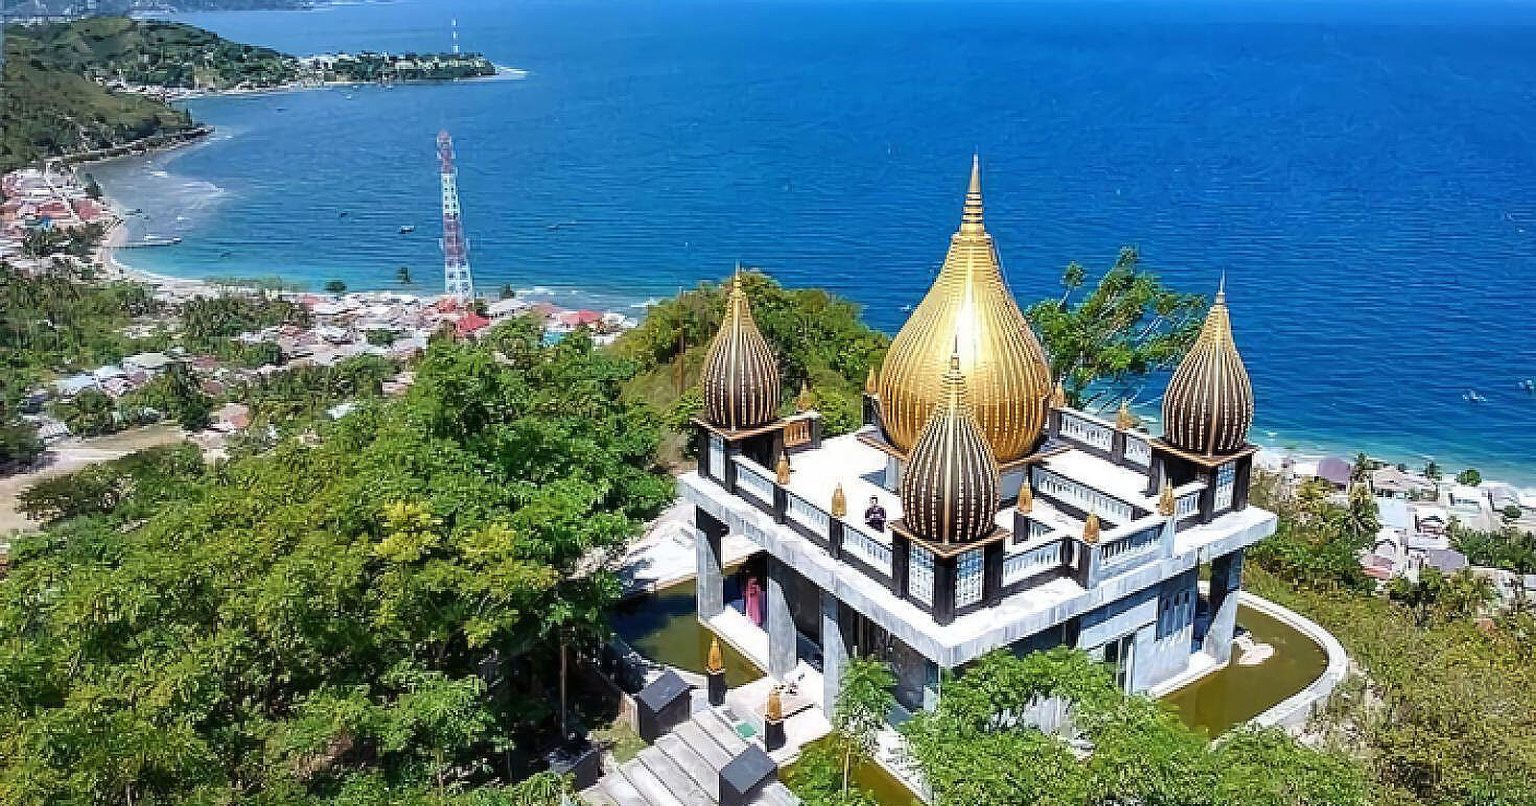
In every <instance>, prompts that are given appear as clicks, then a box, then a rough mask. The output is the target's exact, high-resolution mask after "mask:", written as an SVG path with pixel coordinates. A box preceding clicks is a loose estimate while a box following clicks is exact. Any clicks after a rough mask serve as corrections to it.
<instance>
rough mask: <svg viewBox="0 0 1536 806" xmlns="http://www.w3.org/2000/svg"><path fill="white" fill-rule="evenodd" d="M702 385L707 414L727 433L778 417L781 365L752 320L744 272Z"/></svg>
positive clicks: (736, 280)
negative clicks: (742, 283) (743, 283)
mask: <svg viewBox="0 0 1536 806" xmlns="http://www.w3.org/2000/svg"><path fill="white" fill-rule="evenodd" d="M702 383H703V385H704V412H705V415H706V416H707V417H708V418H709V421H710V422H711V423H714V424H715V425H717V426H720V427H721V428H729V429H732V430H735V429H738V428H751V427H753V426H758V425H762V424H763V423H766V422H769V421H771V420H773V419H774V417H776V416H777V414H778V410H779V365H778V362H777V361H776V360H775V359H774V357H773V351H771V350H770V349H769V348H768V342H767V340H765V339H764V338H763V334H762V333H760V332H758V330H757V323H755V322H754V321H752V308H751V306H750V305H749V304H748V302H747V292H746V290H745V289H743V288H742V286H741V275H740V273H738V274H737V275H736V276H735V277H733V278H731V292H730V298H729V300H728V301H727V302H726V309H725V319H724V321H722V322H721V323H720V332H718V333H716V334H715V339H714V341H712V342H710V345H709V354H708V355H707V356H705V358H704V371H703V377H702Z"/></svg>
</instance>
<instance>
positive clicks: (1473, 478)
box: [1456, 467, 1483, 487]
mask: <svg viewBox="0 0 1536 806" xmlns="http://www.w3.org/2000/svg"><path fill="white" fill-rule="evenodd" d="M1456 483H1457V484H1465V485H1467V486H1468V487H1476V486H1477V485H1479V484H1482V483H1483V474H1482V473H1480V472H1478V469H1477V468H1475V467H1469V468H1467V469H1466V470H1463V471H1461V472H1460V473H1457V474H1456Z"/></svg>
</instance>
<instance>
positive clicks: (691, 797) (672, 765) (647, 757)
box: [639, 746, 719, 806]
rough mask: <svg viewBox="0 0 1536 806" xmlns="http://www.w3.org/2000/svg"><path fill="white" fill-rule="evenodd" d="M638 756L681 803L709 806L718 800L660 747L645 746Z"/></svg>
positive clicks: (693, 805) (692, 805)
mask: <svg viewBox="0 0 1536 806" xmlns="http://www.w3.org/2000/svg"><path fill="white" fill-rule="evenodd" d="M639 758H640V761H641V762H642V763H644V764H645V766H646V768H647V769H649V770H650V771H651V772H652V773H654V774H655V775H656V778H657V779H658V780H660V781H661V782H662V784H664V785H665V786H666V787H667V789H668V790H670V791H671V792H672V796H673V797H675V798H677V799H678V800H680V801H682V802H683V803H686V804H689V806H710V804H713V803H717V802H719V799H718V798H716V797H712V796H711V795H710V794H709V793H708V792H706V791H704V787H702V786H699V783H698V782H697V781H695V780H693V776H691V775H689V774H688V771H687V770H684V769H683V768H682V767H680V766H678V763H677V762H676V761H674V760H672V757H671V756H669V755H667V754H666V753H665V752H663V751H662V750H661V748H659V747H654V746H653V747H647V748H646V749H645V750H642V751H641V752H640V756H639Z"/></svg>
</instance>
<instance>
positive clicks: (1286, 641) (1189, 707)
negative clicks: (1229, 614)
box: [1163, 607, 1328, 736]
mask: <svg viewBox="0 0 1536 806" xmlns="http://www.w3.org/2000/svg"><path fill="white" fill-rule="evenodd" d="M1237 623H1238V626H1239V627H1242V628H1244V629H1246V630H1248V632H1249V633H1250V634H1251V635H1252V636H1253V640H1254V641H1255V642H1258V643H1265V644H1269V645H1271V646H1273V647H1274V648H1275V654H1274V655H1272V656H1270V658H1269V660H1266V661H1264V662H1263V663H1260V664H1258V665H1256V666H1240V665H1238V663H1237V658H1236V657H1235V656H1234V657H1233V661H1232V663H1229V664H1227V667H1226V668H1225V669H1222V670H1220V671H1217V672H1213V673H1211V674H1209V675H1206V676H1205V677H1202V678H1200V679H1199V680H1197V681H1195V682H1194V683H1191V684H1189V685H1187V686H1185V687H1183V688H1181V689H1179V690H1178V691H1175V692H1173V693H1171V694H1169V695H1168V696H1166V697H1164V698H1163V702H1165V703H1167V704H1168V705H1171V706H1173V707H1174V708H1176V709H1178V712H1179V716H1180V718H1182V719H1183V720H1184V722H1185V724H1187V725H1189V726H1190V727H1194V728H1199V729H1203V730H1205V731H1206V732H1207V733H1209V734H1210V735H1211V736H1219V735H1221V734H1223V733H1225V732H1227V731H1228V730H1230V729H1232V728H1233V727H1235V726H1237V725H1239V724H1241V723H1243V722H1246V721H1248V720H1250V719H1252V718H1254V717H1256V716H1258V715H1259V714H1261V713H1264V712H1265V711H1267V710H1269V709H1270V708H1271V707H1273V706H1275V705H1279V704H1280V703H1281V702H1282V701H1284V700H1285V699H1286V698H1287V697H1290V696H1291V695H1293V694H1295V693H1296V692H1298V691H1301V690H1302V689H1304V688H1306V687H1307V686H1309V685H1311V683H1312V681H1313V680H1316V679H1317V678H1318V677H1319V676H1321V675H1322V673H1323V670H1324V669H1326V668H1327V667H1328V655H1327V654H1326V653H1325V652H1323V648H1322V647H1320V646H1318V645H1317V643H1316V642H1314V641H1313V640H1312V639H1311V638H1308V637H1307V636H1305V635H1302V634H1301V633H1299V632H1297V631H1296V630H1294V629H1292V628H1291V627H1290V626H1288V625H1286V624H1285V623H1283V622H1281V621H1279V620H1277V619H1274V618H1271V617H1270V616H1266V615H1264V614H1263V613H1260V612H1259V611H1257V610H1254V609H1252V608H1248V607H1239V608H1238V610H1237Z"/></svg>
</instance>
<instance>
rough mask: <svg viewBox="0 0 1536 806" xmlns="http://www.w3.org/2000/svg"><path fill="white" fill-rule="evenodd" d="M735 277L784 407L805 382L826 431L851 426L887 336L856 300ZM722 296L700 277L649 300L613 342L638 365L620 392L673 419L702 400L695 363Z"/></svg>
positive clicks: (749, 275) (676, 422)
mask: <svg viewBox="0 0 1536 806" xmlns="http://www.w3.org/2000/svg"><path fill="white" fill-rule="evenodd" d="M741 281H742V284H743V286H744V288H745V289H746V292H747V296H748V298H749V299H750V300H751V302H752V316H753V318H754V319H755V320H756V322H757V326H758V329H759V330H761V331H762V333H763V337H764V338H766V339H767V340H768V343H769V345H770V346H771V347H772V348H773V350H774V353H775V354H776V355H777V356H778V357H779V361H780V364H779V366H780V371H781V373H782V376H783V391H784V405H785V407H786V410H787V409H788V408H789V407H790V405H791V402H792V401H793V399H794V396H795V395H796V393H797V392H798V391H799V389H800V387H801V384H806V385H808V386H809V387H810V390H811V392H812V393H813V395H814V396H815V404H816V408H817V410H819V411H820V412H821V413H822V415H823V416H824V417H825V418H826V419H825V425H826V428H827V431H828V433H830V434H840V433H845V432H848V431H852V430H853V429H855V428H857V427H858V426H859V424H860V423H861V422H862V420H863V413H862V410H861V407H862V403H861V400H862V397H861V396H862V393H863V389H864V385H863V384H864V378H865V376H866V375H867V374H868V373H869V369H870V367H871V366H875V365H877V364H878V362H879V358H880V356H881V355H883V354H884V351H885V348H886V346H887V345H888V344H889V343H890V340H889V339H888V338H887V337H886V336H885V335H884V334H882V333H880V332H878V331H876V330H873V329H871V328H870V327H869V326H868V325H865V324H864V323H863V322H862V321H860V319H859V309H858V307H857V306H856V305H854V304H853V303H851V302H848V301H847V300H844V299H840V298H838V297H836V296H833V295H831V294H828V293H827V292H826V291H822V290H820V289H786V288H783V287H781V286H780V285H779V284H778V283H777V282H775V281H774V280H773V279H772V278H770V277H767V276H765V275H762V274H758V273H756V272H744V273H743V274H742V275H741ZM725 297H726V288H725V287H724V286H720V285H714V284H709V283H705V284H701V285H700V286H699V287H698V288H696V289H694V290H692V291H686V292H683V293H682V294H680V295H678V296H677V297H675V298H673V299H670V300H666V301H664V302H661V303H658V304H657V305H655V306H653V307H652V308H651V309H650V311H649V312H648V313H647V314H646V318H645V321H644V322H643V323H641V325H640V327H638V328H635V329H634V330H632V331H630V332H628V333H626V334H624V335H623V336H622V337H620V339H619V341H618V343H617V345H616V346H617V349H618V351H619V352H620V354H622V355H624V356H625V357H627V358H630V359H632V360H634V361H635V362H636V363H637V364H638V365H639V374H638V375H637V377H636V378H635V379H634V380H633V381H631V382H630V383H629V384H628V386H627V387H626V392H627V394H629V395H630V396H631V397H633V398H636V399H643V400H647V401H650V402H651V403H653V404H655V405H656V406H657V407H658V408H659V409H661V410H662V411H668V412H670V413H671V414H670V422H671V423H672V425H673V426H674V427H679V428H680V427H681V426H682V425H683V424H684V423H686V421H687V418H688V417H689V416H692V415H694V414H697V413H698V412H699V410H700V409H701V407H702V405H703V399H702V397H701V396H700V394H699V392H698V384H699V371H700V369H701V368H702V366H703V364H704V357H705V355H706V354H707V353H708V351H709V343H710V340H711V339H712V338H713V337H714V335H715V331H716V330H717V329H719V327H720V320H721V316H722V314H723V312H724V310H725Z"/></svg>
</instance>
